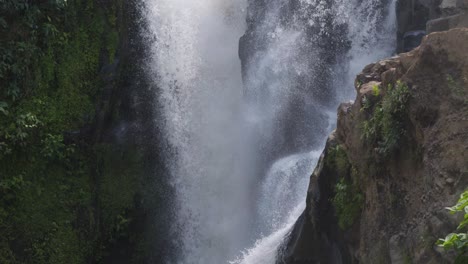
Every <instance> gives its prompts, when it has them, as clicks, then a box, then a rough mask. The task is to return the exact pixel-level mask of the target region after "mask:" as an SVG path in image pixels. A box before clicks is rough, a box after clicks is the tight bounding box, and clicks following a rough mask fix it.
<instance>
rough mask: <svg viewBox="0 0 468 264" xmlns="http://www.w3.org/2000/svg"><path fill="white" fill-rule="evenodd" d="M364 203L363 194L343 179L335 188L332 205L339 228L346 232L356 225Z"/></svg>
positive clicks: (354, 185)
mask: <svg viewBox="0 0 468 264" xmlns="http://www.w3.org/2000/svg"><path fill="white" fill-rule="evenodd" d="M363 202H364V197H363V194H362V193H361V192H360V191H359V189H358V187H357V186H356V184H354V183H350V182H349V181H347V180H346V179H345V178H341V179H340V181H339V182H338V183H337V184H336V186H335V196H334V197H333V199H332V203H333V207H334V208H335V211H336V215H337V217H338V226H339V227H340V228H341V229H342V230H346V229H348V228H350V227H351V226H352V225H353V224H354V222H355V220H356V218H357V217H358V216H359V213H360V212H361V208H362V204H363Z"/></svg>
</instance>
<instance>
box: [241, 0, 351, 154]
mask: <svg viewBox="0 0 468 264" xmlns="http://www.w3.org/2000/svg"><path fill="white" fill-rule="evenodd" d="M312 2H314V1H312ZM316 2H317V3H315V5H317V6H316V7H314V6H313V5H314V4H311V3H304V1H300V0H294V1H277V0H273V1H267V0H250V1H249V5H248V12H247V27H248V28H247V31H246V33H245V35H244V36H242V38H241V39H240V43H239V57H240V59H241V62H242V74H243V80H244V87H245V88H244V95H245V97H246V98H247V100H257V101H259V102H260V104H263V105H266V107H267V108H270V109H271V108H275V107H278V108H280V110H279V111H278V112H279V113H277V114H276V116H275V120H273V121H272V123H274V124H273V127H272V131H273V132H272V133H273V134H274V136H272V138H275V139H280V140H277V141H275V142H267V143H266V144H264V145H265V146H271V147H266V148H267V149H264V150H262V153H269V154H268V155H270V157H268V158H267V160H274V159H277V158H279V157H281V156H285V155H288V154H291V153H294V152H301V151H306V150H310V149H311V148H312V147H313V146H316V145H318V144H320V143H321V142H319V141H318V137H316V136H315V135H323V134H324V128H326V127H327V122H328V118H327V117H326V116H325V115H324V113H323V111H321V109H320V108H323V107H322V106H323V105H326V106H328V105H327V104H329V103H330V102H332V104H333V103H334V102H333V100H332V98H333V97H334V92H333V90H334V89H332V87H331V81H330V80H333V79H334V78H333V75H334V74H340V73H339V72H336V71H334V69H333V68H334V65H336V64H337V62H338V58H342V57H343V56H344V54H345V53H346V51H347V50H348V48H349V43H348V42H347V41H346V40H343V36H346V30H347V27H346V25H340V24H338V23H335V22H334V21H333V18H332V17H331V15H328V16H327V15H326V14H325V13H326V12H324V15H321V16H320V17H318V18H314V19H315V20H316V21H314V22H313V23H312V21H311V17H312V15H311V13H312V12H314V11H316V10H315V8H318V5H322V6H320V8H324V9H327V8H331V5H332V3H333V1H316ZM275 98H276V99H275ZM277 98H288V99H286V100H283V99H281V100H282V101H281V103H278V102H277V101H275V100H278V99H277ZM285 101H287V102H285ZM273 105H274V106H273Z"/></svg>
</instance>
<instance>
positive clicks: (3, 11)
mask: <svg viewBox="0 0 468 264" xmlns="http://www.w3.org/2000/svg"><path fill="white" fill-rule="evenodd" d="M100 2H101V1H94V0H54V1H29V0H4V1H0V36H2V37H1V38H0V234H2V235H1V236H0V263H6V264H9V263H48V264H49V263H51V264H53V263H71V264H72V263H89V262H93V263H94V262H99V261H101V260H102V259H103V258H104V257H105V256H106V254H107V253H108V250H109V247H110V246H111V245H112V243H114V242H115V240H116V239H118V238H120V237H123V236H128V231H127V229H128V226H129V223H131V221H132V219H131V217H129V211H130V209H131V208H132V207H133V206H134V205H133V203H134V196H135V195H136V190H137V188H138V187H139V186H138V184H139V182H138V180H137V179H138V176H139V173H141V172H140V171H139V170H138V164H139V161H140V157H139V155H137V154H135V152H136V151H135V150H128V149H126V148H125V147H122V148H115V147H113V146H110V145H103V144H100V145H93V144H92V143H91V140H90V139H87V140H79V139H77V138H76V137H81V136H83V135H86V133H84V132H85V131H86V129H83V128H86V127H91V126H92V123H93V122H94V116H95V106H96V105H97V101H96V99H97V98H99V95H100V93H101V91H102V87H103V82H102V80H101V78H100V76H99V69H100V67H102V64H103V63H106V62H105V61H104V62H103V60H106V59H103V57H105V56H102V55H103V54H104V55H108V59H107V63H109V62H113V61H114V59H115V56H116V53H117V47H118V41H119V30H118V27H117V21H116V20H117V19H116V17H117V16H116V13H117V10H118V9H119V7H118V6H117V5H118V4H119V1H110V2H109V3H108V4H105V5H106V6H104V4H103V3H100ZM73 135H75V136H73ZM76 135H78V136H76ZM67 137H68V138H67ZM111 164H112V166H111ZM113 164H118V166H117V167H116V166H114V165H113ZM98 193H99V194H98ZM101 193H102V194H101Z"/></svg>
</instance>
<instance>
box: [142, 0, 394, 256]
mask: <svg viewBox="0 0 468 264" xmlns="http://www.w3.org/2000/svg"><path fill="white" fill-rule="evenodd" d="M394 1H395V0H392V1H391V3H390V2H388V3H387V2H386V1H385V0H334V1H331V0H290V1H287V0H270V1H264V0H236V1H230V0H143V5H142V10H141V11H142V14H143V16H144V24H145V28H146V31H145V32H146V33H145V35H144V38H145V41H146V43H147V47H148V49H149V54H150V56H149V57H148V59H147V63H146V67H147V68H148V77H149V78H150V79H151V80H152V82H153V83H154V86H155V87H156V88H155V93H156V95H157V96H156V97H157V101H156V102H155V108H156V107H157V108H159V109H158V112H160V113H161V114H160V115H161V117H160V118H158V120H157V121H156V122H157V125H156V127H158V129H160V130H162V131H161V132H162V135H163V136H164V141H165V142H166V143H165V145H166V149H165V150H166V152H165V153H163V156H164V157H165V162H166V163H167V167H168V168H169V172H168V175H158V177H169V179H170V180H169V181H170V183H171V185H172V187H173V189H174V190H175V193H174V194H173V196H174V199H172V200H173V201H174V202H173V204H171V206H172V207H173V211H174V214H175V215H174V219H175V220H174V221H173V222H172V223H171V226H172V227H171V230H170V231H169V232H170V234H171V237H170V238H168V239H171V241H170V243H173V244H174V245H175V248H176V250H175V253H174V255H175V256H172V257H171V258H170V259H171V260H170V261H167V263H182V264H191V263H194V264H220V263H229V262H231V263H245V264H261V263H265V264H267V263H268V264H273V263H274V262H275V258H276V251H277V248H278V247H279V245H280V244H281V242H282V240H283V239H284V237H285V236H286V235H287V233H288V232H289V231H290V229H291V226H292V225H293V224H294V222H295V220H296V219H297V217H298V216H299V215H300V213H301V212H302V211H303V209H304V202H305V197H306V191H307V186H308V179H309V176H310V174H311V172H312V170H313V168H314V166H315V164H316V163H317V160H318V157H319V155H320V152H321V150H322V148H323V146H324V143H325V139H326V136H327V134H328V133H329V132H330V131H331V130H332V129H333V127H334V125H335V118H336V117H335V116H336V112H335V110H334V109H336V106H337V104H338V102H340V101H342V100H349V99H350V98H352V96H353V94H354V89H353V76H354V75H355V74H356V73H357V72H358V70H360V69H361V68H362V67H363V66H365V64H366V63H369V62H371V61H373V60H376V59H377V58H381V57H384V56H387V55H389V54H391V52H392V51H393V50H392V49H393V46H394V43H395V41H394V40H393V35H394V14H392V11H389V10H393V9H394ZM267 2H268V3H267ZM246 18H247V19H246ZM239 39H241V41H240V46H239ZM239 57H240V59H241V60H239Z"/></svg>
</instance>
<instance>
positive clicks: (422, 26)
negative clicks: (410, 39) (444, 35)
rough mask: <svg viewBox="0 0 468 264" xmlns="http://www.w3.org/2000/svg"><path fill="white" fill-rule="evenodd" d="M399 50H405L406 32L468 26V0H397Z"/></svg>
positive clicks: (429, 31) (428, 31)
mask: <svg viewBox="0 0 468 264" xmlns="http://www.w3.org/2000/svg"><path fill="white" fill-rule="evenodd" d="M396 11H397V23H398V32H397V37H398V47H397V51H398V52H403V51H404V43H403V38H404V35H405V33H408V32H412V31H417V30H425V31H427V33H431V32H436V31H445V30H449V29H452V28H459V27H468V1H467V0H412V1H406V0H399V1H398V2H397V10H396Z"/></svg>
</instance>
